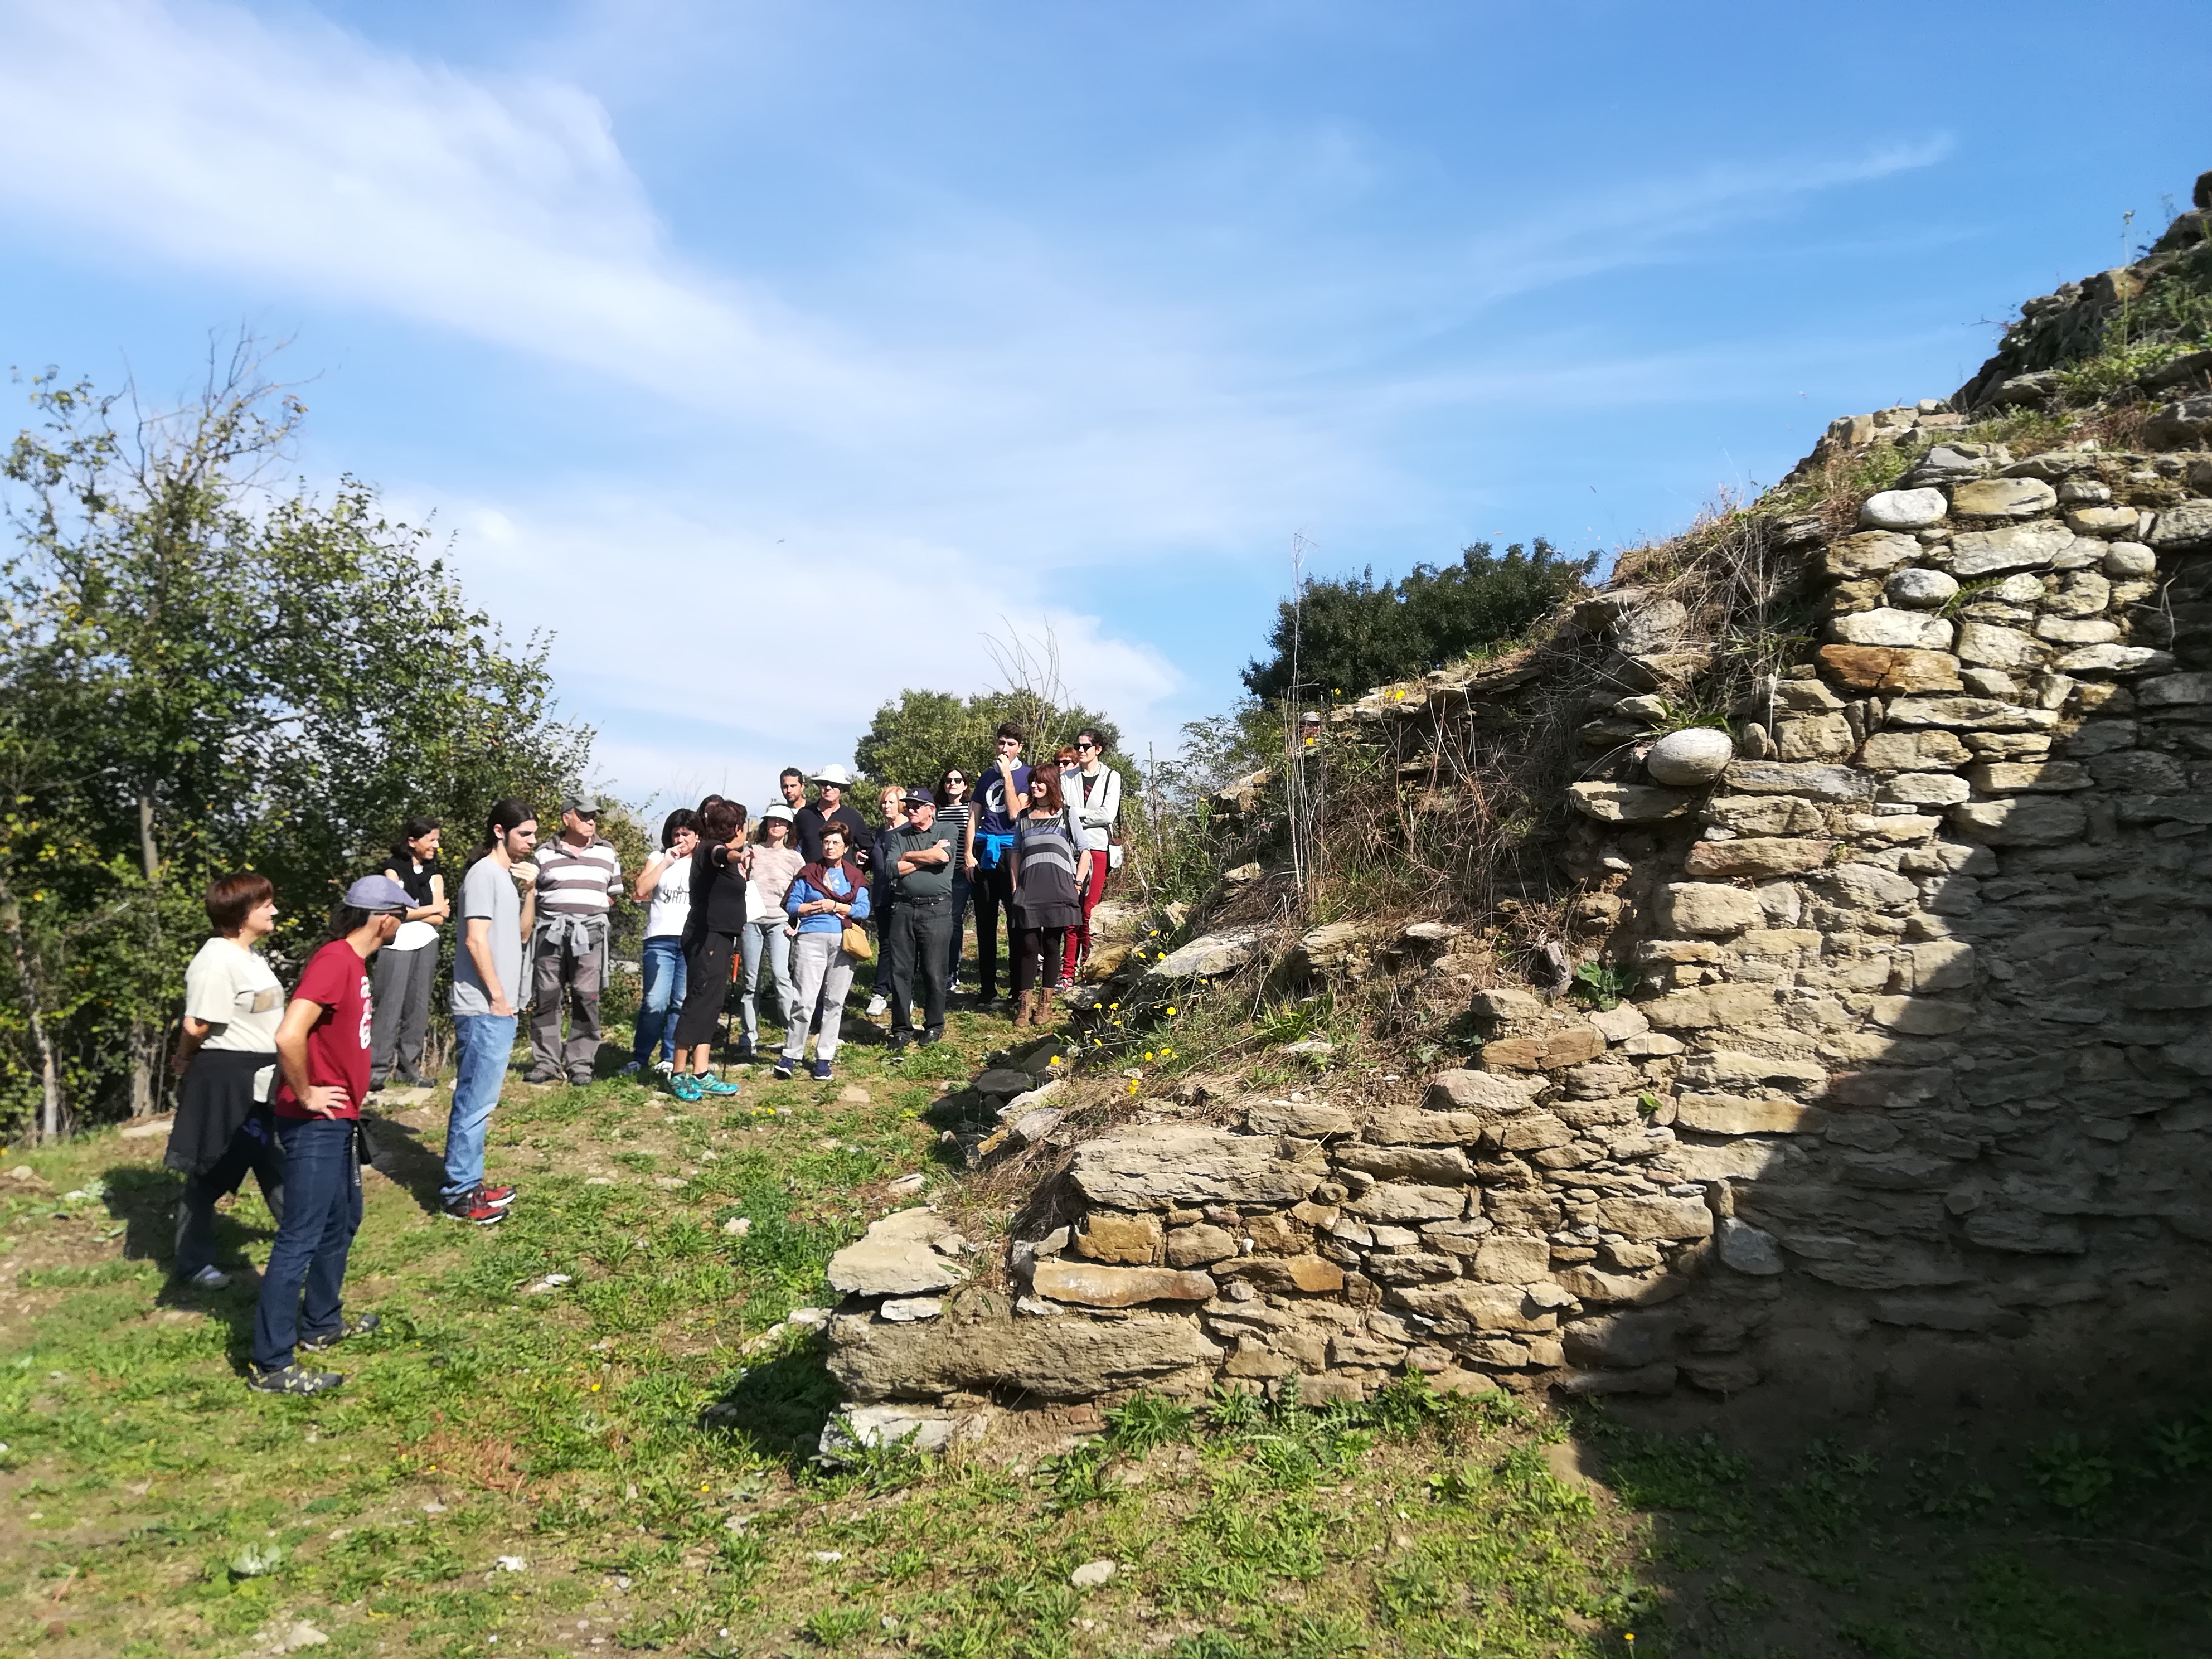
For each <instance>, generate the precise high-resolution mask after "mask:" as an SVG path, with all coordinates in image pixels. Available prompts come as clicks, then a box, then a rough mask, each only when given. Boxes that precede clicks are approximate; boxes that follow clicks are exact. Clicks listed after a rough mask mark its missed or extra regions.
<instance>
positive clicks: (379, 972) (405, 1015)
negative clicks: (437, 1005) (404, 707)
mask: <svg viewBox="0 0 2212 1659" xmlns="http://www.w3.org/2000/svg"><path fill="white" fill-rule="evenodd" d="M384 873H385V874H386V876H388V877H390V878H392V880H393V881H396V882H398V884H400V885H401V886H402V887H404V888H405V889H406V890H407V896H408V898H409V900H410V904H409V906H408V908H407V917H406V920H405V921H402V922H401V923H400V924H399V931H398V933H395V934H393V935H392V942H391V943H390V944H389V945H386V946H385V947H384V948H383V949H382V950H381V951H378V952H377V953H376V961H375V964H374V968H373V969H371V973H372V974H373V975H374V977H373V979H372V981H371V987H370V992H369V996H370V1000H371V1002H372V1004H373V1006H372V1008H371V1011H370V1020H371V1029H370V1031H369V1040H368V1086H369V1087H370V1088H371V1089H381V1088H382V1087H383V1086H384V1085H385V1083H386V1080H387V1079H389V1078H391V1076H392V1073H394V1072H397V1073H398V1075H399V1079H400V1081H401V1082H402V1083H403V1084H404V1085H406V1086H407V1087H408V1088H410V1089H422V1088H427V1087H428V1085H429V1079H428V1078H426V1077H424V1076H423V1075H422V1042H423V1039H424V1038H425V1037H426V1036H428V1035H429V1030H430V987H431V985H432V984H433V983H434V982H435V981H436V979H437V977H438V929H439V927H441V926H442V925H443V924H444V923H445V922H446V921H447V919H448V918H450V917H451V916H452V915H453V906H452V905H450V904H448V903H447V902H446V878H444V877H443V876H441V875H440V874H439V873H438V820H437V819H435V818H410V819H408V820H407V822H406V823H404V824H403V825H402V826H401V827H400V831H399V843H398V846H396V847H394V848H392V860H391V862H390V863H389V864H387V865H386V866H385V871H384Z"/></svg>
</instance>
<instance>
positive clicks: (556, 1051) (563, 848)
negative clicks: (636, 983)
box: [527, 795, 623, 1087]
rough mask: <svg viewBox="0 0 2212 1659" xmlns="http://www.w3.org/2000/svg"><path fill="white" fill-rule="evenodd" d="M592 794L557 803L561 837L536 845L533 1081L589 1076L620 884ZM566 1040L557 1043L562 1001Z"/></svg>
mask: <svg viewBox="0 0 2212 1659" xmlns="http://www.w3.org/2000/svg"><path fill="white" fill-rule="evenodd" d="M601 805H602V803H601V802H600V800H599V797H598V796H597V795H570V796H569V797H568V799H565V800H563V801H562V803H561V834H560V836H558V837H557V838H556V839H555V840H554V841H552V842H550V843H548V844H547V845H545V846H544V847H541V848H538V852H537V854H536V855H535V856H536V860H537V864H538V933H537V939H536V941H535V944H536V950H535V951H534V952H533V954H532V960H531V969H532V996H531V1000H530V1076H529V1078H528V1079H527V1080H528V1081H530V1082H532V1083H558V1082H559V1081H561V1079H562V1076H563V1075H564V1073H565V1075H566V1076H567V1078H568V1081H569V1082H570V1083H572V1084H574V1085H577V1086H578V1087H581V1086H582V1085H585V1084H586V1083H589V1082H590V1081H591V1080H592V1061H593V1060H595V1059H597V1058H598V1056H599V992H600V990H601V988H602V987H604V986H605V982H606V971H607V927H608V924H609V923H610V922H611V921H612V920H613V915H614V901H615V895H616V894H617V893H619V892H620V891H621V890H622V884H623V879H622V855H621V854H618V853H617V852H616V851H615V849H614V846H613V844H612V843H611V842H608V841H607V840H606V839H605V837H604V836H601V835H600V834H599V812H600V809H601ZM564 992H565V993H566V1000H567V1002H568V1047H567V1048H566V1049H565V1050H564V1049H563V1048H562V1043H561V1004H562V1000H563V993H564Z"/></svg>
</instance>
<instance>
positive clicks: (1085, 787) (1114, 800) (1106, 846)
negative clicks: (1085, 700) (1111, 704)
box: [1060, 726, 1121, 981]
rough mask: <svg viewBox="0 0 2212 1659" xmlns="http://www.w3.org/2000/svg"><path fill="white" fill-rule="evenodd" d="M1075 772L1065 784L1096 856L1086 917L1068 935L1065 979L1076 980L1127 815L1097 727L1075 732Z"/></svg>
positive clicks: (1087, 847) (1084, 895) (1086, 845)
mask: <svg viewBox="0 0 2212 1659" xmlns="http://www.w3.org/2000/svg"><path fill="white" fill-rule="evenodd" d="M1075 754H1076V767H1075V770H1074V771H1073V772H1069V773H1065V774H1063V775H1061V778H1060V782H1061V783H1062V784H1063V785H1064V786H1065V787H1066V792H1067V811H1068V816H1069V817H1072V818H1073V819H1074V820H1075V825H1076V831H1077V834H1078V836H1079V840H1078V841H1077V842H1076V845H1077V846H1078V847H1079V848H1082V849H1083V850H1084V851H1085V852H1087V853H1089V854H1091V868H1090V871H1089V872H1088V873H1087V875H1086V876H1085V879H1084V882H1083V890H1082V891H1081V893H1080V894H1079V898H1080V900H1081V902H1082V905H1083V921H1082V922H1081V923H1080V924H1079V926H1077V927H1072V928H1070V929H1069V930H1068V933H1067V959H1066V963H1064V964H1063V965H1062V971H1061V973H1060V978H1061V980H1062V981H1073V979H1074V978H1075V975H1076V970H1077V969H1079V967H1081V965H1082V964H1083V963H1084V962H1085V960H1087V959H1088V958H1089V957H1090V955H1091V912H1092V911H1093V910H1096V909H1097V908H1098V901H1099V900H1100V899H1102V898H1103V897H1105V896H1106V877H1107V873H1108V872H1109V871H1110V870H1111V869H1112V868H1113V867H1114V866H1115V863H1116V862H1117V861H1118V860H1119V858H1120V855H1121V848H1118V847H1115V845H1114V825H1115V820H1117V819H1118V818H1119V817H1121V774H1120V773H1119V772H1117V771H1115V769H1113V768H1112V767H1110V766H1109V765H1107V764H1106V739H1105V738H1104V737H1103V735H1102V734H1101V733H1100V732H1099V731H1098V729H1097V727H1096V726H1085V727H1084V728H1083V730H1081V731H1080V732H1077V733H1076V734H1075Z"/></svg>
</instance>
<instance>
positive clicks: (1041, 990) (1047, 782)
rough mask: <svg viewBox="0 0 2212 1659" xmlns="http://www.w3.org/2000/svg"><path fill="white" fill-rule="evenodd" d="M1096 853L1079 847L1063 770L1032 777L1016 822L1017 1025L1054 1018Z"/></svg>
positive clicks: (1047, 770) (1042, 771)
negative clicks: (1056, 984)
mask: <svg viewBox="0 0 2212 1659" xmlns="http://www.w3.org/2000/svg"><path fill="white" fill-rule="evenodd" d="M1090 879H1091V854H1089V853H1088V852H1086V851H1084V850H1082V849H1080V848H1078V847H1077V846H1076V838H1075V836H1074V834H1073V830H1072V829H1070V827H1069V824H1068V821H1067V803H1066V799H1065V798H1064V797H1063V796H1062V795H1061V793H1060V769H1059V767H1057V766H1040V767H1038V768H1037V769H1036V770H1035V771H1034V772H1032V773H1030V790H1029V804H1028V805H1026V806H1025V807H1024V809H1023V811H1022V814H1021V816H1020V817H1018V818H1017V819H1015V821H1014V850H1013V896H1014V902H1013V930H1014V941H1013V943H1014V961H1013V978H1014V999H1015V1003H1016V1006H1015V1010H1014V1024H1017V1025H1032V1024H1034V1025H1044V1024H1050V1022H1051V1020H1052V1017H1053V1014H1052V992H1053V981H1054V977H1055V976H1056V975H1058V974H1059V972H1060V959H1061V955H1062V953H1063V952H1064V951H1066V948H1067V930H1068V929H1069V928H1071V927H1081V926H1082V925H1083V901H1082V898H1081V893H1082V890H1083V886H1084V884H1086V883H1087V882H1088V881H1089V880H1090Z"/></svg>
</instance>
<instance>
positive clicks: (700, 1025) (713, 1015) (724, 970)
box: [676, 933, 738, 1060]
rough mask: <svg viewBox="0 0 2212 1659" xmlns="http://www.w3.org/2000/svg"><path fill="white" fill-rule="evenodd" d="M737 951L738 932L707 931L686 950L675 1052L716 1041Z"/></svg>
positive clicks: (679, 1056) (678, 1055)
mask: <svg viewBox="0 0 2212 1659" xmlns="http://www.w3.org/2000/svg"><path fill="white" fill-rule="evenodd" d="M737 953H738V936H737V935H736V934H735V933H707V934H704V935H702V937H701V938H700V939H698V940H697V941H696V943H695V944H694V945H692V946H691V948H690V950H689V951H685V952H684V1012H682V1013H680V1014H678V1016H677V1017H676V1055H677V1058H678V1060H681V1059H682V1058H683V1057H684V1054H686V1053H687V1052H688V1051H689V1050H690V1049H693V1048H697V1047H698V1046H699V1045H700V1044H701V1043H702V1042H713V1041H714V1027H715V1026H716V1024H719V1023H720V1020H721V1018H722V1006H723V1001H724V1000H725V999H726V997H728V995H729V994H730V959H731V957H734V956H735V955H737Z"/></svg>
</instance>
